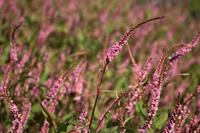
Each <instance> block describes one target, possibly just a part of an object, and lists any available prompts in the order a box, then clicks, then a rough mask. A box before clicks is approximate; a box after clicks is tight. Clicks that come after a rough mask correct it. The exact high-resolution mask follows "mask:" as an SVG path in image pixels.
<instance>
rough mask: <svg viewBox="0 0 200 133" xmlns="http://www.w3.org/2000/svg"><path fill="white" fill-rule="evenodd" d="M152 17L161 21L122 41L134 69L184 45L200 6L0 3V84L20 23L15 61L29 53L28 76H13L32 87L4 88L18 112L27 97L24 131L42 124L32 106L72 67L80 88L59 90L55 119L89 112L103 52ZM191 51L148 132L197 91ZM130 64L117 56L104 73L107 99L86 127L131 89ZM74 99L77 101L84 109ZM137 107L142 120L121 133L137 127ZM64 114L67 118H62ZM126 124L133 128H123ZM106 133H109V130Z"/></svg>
mask: <svg viewBox="0 0 200 133" xmlns="http://www.w3.org/2000/svg"><path fill="white" fill-rule="evenodd" d="M158 16H165V18H164V19H163V20H161V21H155V22H152V23H148V24H146V25H144V26H143V27H141V28H140V29H138V31H137V32H136V34H135V35H134V36H133V37H131V38H130V39H129V45H130V48H131V51H132V53H133V56H134V58H135V60H136V62H137V63H138V65H139V66H141V67H142V66H144V64H145V62H146V60H147V58H148V57H149V56H151V57H152V58H153V60H154V63H155V64H156V63H157V61H158V60H159V58H160V56H161V55H162V52H163V51H164V50H166V49H167V48H168V47H171V46H173V45H176V44H182V43H183V44H185V43H186V42H189V41H190V40H191V39H192V37H193V36H195V35H196V34H197V32H199V31H200V0H0V55H1V56H0V66H1V69H0V79H1V80H2V78H3V72H4V70H5V69H4V68H5V65H6V64H7V63H8V62H9V49H10V41H11V38H10V36H11V31H12V30H13V29H14V27H15V26H16V25H17V24H19V23H22V27H21V28H20V29H19V30H17V32H16V42H17V49H18V51H19V58H20V59H21V58H22V57H23V55H24V54H28V52H27V51H29V52H30V51H31V52H30V53H31V54H30V57H29V60H27V63H26V65H25V68H28V72H26V71H27V69H24V70H23V71H24V73H20V74H19V75H18V76H19V77H20V76H21V77H24V76H23V75H24V74H25V75H26V74H27V75H29V72H30V71H31V72H32V73H31V74H32V76H36V77H35V78H34V79H36V80H33V81H29V84H28V82H27V83H26V81H23V82H20V83H19V85H18V90H16V88H17V87H16V88H15V87H13V86H12V84H11V89H10V91H11V96H12V98H13V99H14V101H15V102H16V103H17V105H18V106H19V107H21V105H22V104H21V101H22V97H27V98H28V99H29V101H30V102H31V103H32V111H31V114H30V120H29V121H28V123H27V125H26V127H25V131H26V132H35V131H39V130H40V128H41V125H42V123H43V121H44V116H43V115H42V113H41V110H40V109H39V108H40V106H39V103H38V102H37V101H38V99H39V100H42V99H44V98H45V96H46V93H47V91H48V89H46V88H50V86H51V85H49V84H48V83H51V82H52V81H51V80H53V81H54V80H55V78H56V77H57V75H58V74H59V73H62V72H64V71H65V70H66V69H67V68H68V67H69V66H70V65H71V64H74V63H75V64H81V63H82V62H84V63H85V65H84V70H83V72H80V73H81V75H82V76H83V81H82V80H81V83H82V87H81V90H78V91H76V90H73V89H71V90H70V87H66V88H65V89H66V90H65V91H66V92H65V97H64V100H63V101H65V102H63V101H60V102H59V104H58V106H57V108H56V111H57V112H58V113H57V114H58V115H59V116H60V117H61V118H62V120H61V121H66V120H69V121H70V120H71V119H74V118H77V117H78V115H79V114H80V113H81V110H82V108H83V107H82V106H83V105H84V106H85V107H87V108H88V110H89V111H91V108H92V105H93V104H91V103H92V101H93V100H94V99H92V97H94V95H95V91H94V86H95V85H96V82H95V81H96V77H97V73H98V71H99V68H100V66H101V64H102V63H103V62H104V56H105V52H106V50H107V48H109V47H110V46H112V44H113V43H115V42H116V41H118V40H119V38H120V37H122V35H124V33H125V32H126V31H127V30H128V29H130V28H131V27H132V26H134V25H136V24H138V23H139V22H142V21H143V20H146V19H148V18H153V17H158ZM199 50H200V48H199V47H198V48H196V49H195V50H194V51H193V52H192V53H190V54H189V55H187V56H186V57H185V59H184V60H182V61H180V62H178V63H176V65H174V66H173V70H170V72H169V75H168V76H167V78H166V84H165V87H164V89H163V93H162V96H161V97H162V98H161V105H160V106H161V107H163V108H161V109H159V115H158V116H157V117H156V120H155V121H156V122H155V124H154V125H153V129H152V132H156V131H159V130H161V129H162V128H163V127H164V125H165V123H166V120H167V119H168V118H169V115H168V113H169V111H171V110H172V108H173V106H174V100H175V97H176V96H177V94H178V93H180V92H181V93H184V94H185V93H190V92H193V91H194V90H195V88H196V87H197V85H198V84H199V83H200V69H199V67H200V58H199V57H200V54H199ZM130 64H131V62H130V59H129V55H128V50H127V49H126V48H124V49H123V51H122V52H121V53H120V54H119V55H118V56H117V58H116V59H115V60H114V61H113V62H112V63H111V64H110V66H109V69H108V70H107V71H106V74H105V79H104V80H105V81H104V83H103V85H102V88H103V89H105V90H109V92H110V93H107V92H106V91H105V92H103V93H102V96H101V99H100V101H101V102H99V103H98V108H97V112H96V113H95V120H94V123H95V122H97V120H98V116H99V115H100V114H101V112H102V111H103V110H104V109H105V107H106V105H108V103H109V102H110V101H111V99H113V98H114V97H115V92H118V93H119V92H122V91H123V90H124V89H125V88H127V87H128V86H129V85H131V84H134V79H135V77H134V76H135V75H133V70H132V67H131V65H130ZM155 64H154V65H155ZM181 73H186V74H185V75H186V76H177V74H181ZM13 75H15V74H13ZM188 75H189V76H188ZM13 77H14V76H13ZM16 78H17V76H16ZM13 79H15V78H13ZM19 79H20V78H19ZM171 80H172V81H174V82H173V83H172V82H171ZM16 81H17V80H16ZM11 83H13V84H14V83H15V82H14V81H13V82H11ZM24 83H26V84H28V85H24ZM70 83H71V82H70ZM70 83H68V84H70ZM68 84H67V85H68ZM42 85H46V86H47V87H46V88H45V87H44V86H42ZM48 85H49V87H48ZM16 86H17V85H16ZM35 86H37V87H35ZM20 87H21V91H22V92H21V93H20V94H18V93H16V92H18V91H19V88H20ZM186 88H187V89H186ZM164 94H165V95H164ZM67 96H69V97H67ZM77 96H78V97H77ZM19 97H21V98H19ZM77 99H79V100H80V99H84V100H83V102H85V103H82V102H80V101H79V100H78V101H77ZM70 100H71V101H70ZM66 101H67V102H66ZM68 102H71V104H69V103H68ZM195 102H197V101H195ZM67 105H69V108H67V107H66V106H67ZM73 105H74V106H73ZM143 106H145V102H143V100H140V101H139V103H138V104H137V105H136V113H139V114H142V115H141V116H137V117H136V118H135V120H138V122H133V121H130V123H129V122H127V131H130V132H132V131H136V129H137V128H138V127H139V126H140V125H141V124H139V123H140V122H141V123H143V122H144V121H145V119H146V113H147V109H146V108H145V107H144V108H143ZM191 106H193V107H194V106H196V104H195V105H194V104H193V105H191ZM0 108H1V111H0V116H1V117H0V127H1V128H0V129H2V130H3V131H6V130H7V129H8V128H9V127H10V126H11V120H10V118H9V115H8V114H9V113H8V110H7V108H6V104H5V103H3V102H1V103H0ZM2 108H5V110H4V109H2ZM199 108H200V105H198V108H196V107H194V110H193V112H195V113H199V112H200V110H199ZM59 109H60V111H59ZM65 111H66V112H70V113H68V114H66V112H65ZM161 112H162V113H161ZM163 112H164V113H163ZM111 117H112V116H109V118H111ZM131 122H132V123H133V125H134V126H131ZM116 125H117V124H116V123H112V122H111V121H110V120H109V119H108V120H106V121H105V129H103V132H109V131H110V128H111V127H115V126H116ZM130 127H131V128H130ZM117 131H118V130H117ZM113 132H116V131H115V128H113Z"/></svg>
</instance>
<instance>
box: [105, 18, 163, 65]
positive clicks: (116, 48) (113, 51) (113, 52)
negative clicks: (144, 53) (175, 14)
mask: <svg viewBox="0 0 200 133" xmlns="http://www.w3.org/2000/svg"><path fill="white" fill-rule="evenodd" d="M162 18H163V17H157V18H152V19H148V20H146V21H143V22H141V23H139V24H138V25H136V26H135V27H133V28H131V29H130V30H128V31H127V32H126V33H125V34H124V36H122V38H121V39H120V40H119V42H116V43H115V44H114V45H113V46H111V47H110V48H109V49H108V51H107V52H106V56H105V60H106V63H109V62H111V61H112V60H113V59H114V58H115V57H116V56H117V55H118V54H119V52H120V51H121V50H122V48H123V46H124V45H125V44H126V43H127V41H128V39H129V37H130V36H131V35H132V34H134V33H135V30H136V29H137V28H138V27H140V26H142V25H143V24H145V23H147V22H150V21H154V20H157V19H162Z"/></svg>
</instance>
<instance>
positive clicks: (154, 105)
mask: <svg viewBox="0 0 200 133" xmlns="http://www.w3.org/2000/svg"><path fill="white" fill-rule="evenodd" d="M166 57H167V53H164V54H163V56H162V57H161V59H160V61H159V63H158V65H157V68H156V70H155V72H154V74H153V78H152V81H151V82H150V83H149V84H148V85H147V89H149V90H150V92H151V97H150V110H149V112H148V118H147V120H146V122H145V123H144V125H143V126H142V127H141V128H140V129H139V132H141V133H146V132H147V130H148V129H149V128H150V127H151V125H152V121H153V118H154V117H155V115H156V113H157V110H158V104H159V100H160V94H161V87H162V82H163V77H164V72H165V66H164V65H165V64H164V63H165V59H166Z"/></svg>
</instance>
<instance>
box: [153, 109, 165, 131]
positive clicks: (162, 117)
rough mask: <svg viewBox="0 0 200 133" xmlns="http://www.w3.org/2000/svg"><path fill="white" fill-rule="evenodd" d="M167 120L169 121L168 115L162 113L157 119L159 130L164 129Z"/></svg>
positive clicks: (156, 124)
mask: <svg viewBox="0 0 200 133" xmlns="http://www.w3.org/2000/svg"><path fill="white" fill-rule="evenodd" d="M167 119H168V113H167V112H164V111H162V112H161V114H160V116H159V117H157V118H156V119H155V127H156V128H158V129H162V127H163V125H164V124H165V122H166V121H167Z"/></svg>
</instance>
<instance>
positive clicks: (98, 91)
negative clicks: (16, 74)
mask: <svg viewBox="0 0 200 133" xmlns="http://www.w3.org/2000/svg"><path fill="white" fill-rule="evenodd" d="M107 65H108V63H105V65H104V66H103V69H102V70H101V71H100V79H99V82H98V84H97V88H96V98H95V102H94V106H93V109H92V114H91V118H90V122H89V127H88V128H89V130H90V129H91V125H92V121H93V117H94V112H95V109H96V106H97V101H98V99H99V95H100V90H99V89H100V86H101V84H102V82H103V76H104V74H105V71H106V67H107Z"/></svg>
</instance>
